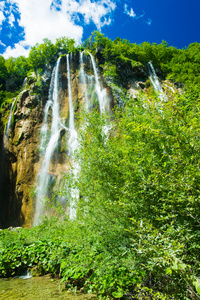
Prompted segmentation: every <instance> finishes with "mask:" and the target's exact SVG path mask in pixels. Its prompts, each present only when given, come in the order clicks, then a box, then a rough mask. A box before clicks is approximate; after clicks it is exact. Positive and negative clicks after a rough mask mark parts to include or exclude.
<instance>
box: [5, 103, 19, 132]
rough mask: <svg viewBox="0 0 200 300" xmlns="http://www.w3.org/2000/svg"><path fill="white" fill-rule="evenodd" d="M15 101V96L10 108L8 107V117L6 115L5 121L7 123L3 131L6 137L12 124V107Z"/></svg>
mask: <svg viewBox="0 0 200 300" xmlns="http://www.w3.org/2000/svg"><path fill="white" fill-rule="evenodd" d="M16 102H17V98H15V99H14V101H13V103H12V106H11V109H10V114H9V117H8V122H7V125H6V131H5V135H6V137H8V134H9V131H10V127H11V124H12V116H13V109H14V106H15V104H16Z"/></svg>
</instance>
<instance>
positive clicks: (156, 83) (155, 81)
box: [148, 62, 167, 101]
mask: <svg viewBox="0 0 200 300" xmlns="http://www.w3.org/2000/svg"><path fill="white" fill-rule="evenodd" d="M148 68H149V73H150V75H149V79H150V81H151V83H152V85H153V88H154V90H155V92H156V93H157V94H158V97H159V98H160V100H161V101H167V96H166V95H165V93H164V92H163V89H162V86H161V84H160V82H159V80H158V76H157V75H156V72H155V69H154V67H153V65H152V63H151V62H148Z"/></svg>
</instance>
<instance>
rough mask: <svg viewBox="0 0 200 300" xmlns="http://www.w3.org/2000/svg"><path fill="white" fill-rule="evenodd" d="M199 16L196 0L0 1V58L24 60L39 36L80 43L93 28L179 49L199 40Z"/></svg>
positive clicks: (134, 40) (198, 2) (124, 37)
mask: <svg viewBox="0 0 200 300" xmlns="http://www.w3.org/2000/svg"><path fill="white" fill-rule="evenodd" d="M199 13H200V0H182V1H181V0H162V1H161V0H125V1H121V0H0V54H1V55H3V56H4V57H5V58H8V57H9V56H14V57H17V56H20V55H25V56H27V55H28V52H29V50H30V48H31V46H34V45H35V44H36V43H42V41H43V39H44V38H48V39H50V40H51V41H52V42H55V40H56V38H58V37H63V36H67V37H69V38H74V39H75V40H76V41H77V43H78V44H80V43H81V42H82V41H84V40H85V39H86V38H87V37H88V36H89V35H90V34H91V32H92V31H93V30H99V31H101V32H102V33H104V34H105V35H106V36H107V37H109V38H111V39H112V40H113V39H115V38H116V37H120V38H122V39H128V40H129V41H130V42H132V43H142V42H144V41H149V42H150V43H161V42H162V40H165V41H167V42H168V44H169V45H172V46H175V47H177V48H184V47H187V46H188V45H189V44H190V43H192V42H200V25H199Z"/></svg>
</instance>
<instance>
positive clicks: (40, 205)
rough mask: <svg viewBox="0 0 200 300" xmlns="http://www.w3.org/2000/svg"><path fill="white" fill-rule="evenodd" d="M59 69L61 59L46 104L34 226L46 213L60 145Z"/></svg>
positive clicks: (54, 72)
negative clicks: (52, 167) (53, 159)
mask: <svg viewBox="0 0 200 300" xmlns="http://www.w3.org/2000/svg"><path fill="white" fill-rule="evenodd" d="M59 68H60V58H59V59H58V61H57V63H56V65H55V67H54V70H53V73H52V78H51V83H50V88H49V99H48V101H47V103H46V106H45V110H44V114H45V115H44V124H43V126H42V128H41V146H40V149H41V150H42V154H43V155H44V158H43V162H42V167H41V169H40V172H39V174H38V182H39V185H38V188H37V191H36V208H35V216H34V225H37V224H39V222H40V218H41V216H42V215H43V213H44V207H45V203H44V200H45V197H46V196H47V190H48V183H49V179H50V175H49V174H48V169H49V165H50V161H51V157H52V155H53V153H54V151H55V149H56V147H57V145H58V140H59V136H60V129H61V128H60V118H59V103H58V87H59ZM50 107H51V109H52V123H51V131H50V137H49V138H48V124H47V119H48V113H49V109H50Z"/></svg>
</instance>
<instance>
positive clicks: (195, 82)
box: [0, 32, 200, 300]
mask: <svg viewBox="0 0 200 300" xmlns="http://www.w3.org/2000/svg"><path fill="white" fill-rule="evenodd" d="M56 47H57V48H56ZM199 47H200V46H199V44H198V43H194V44H191V45H190V46H189V47H188V48H186V49H183V50H180V49H176V48H174V47H170V46H168V45H167V43H166V42H163V43H162V44H160V45H156V44H153V45H151V44H149V43H146V42H145V43H143V44H141V45H136V44H131V43H129V42H128V41H126V40H121V39H119V38H117V39H116V40H115V41H111V40H109V39H107V38H106V37H104V36H103V35H102V34H100V33H98V32H95V33H94V34H92V35H91V37H90V38H89V39H88V40H87V41H85V43H84V44H83V48H87V49H89V50H90V51H91V52H93V53H97V54H96V55H97V58H98V60H99V63H100V64H101V68H102V70H103V72H104V75H105V76H106V77H107V78H110V79H112V81H113V82H114V83H115V84H116V85H121V84H120V83H119V82H122V80H121V78H122V72H123V70H124V69H125V67H126V66H128V67H129V68H130V67H131V68H132V69H133V70H135V69H138V68H139V69H141V68H146V64H147V62H148V61H150V60H151V61H152V62H153V64H154V66H155V67H156V69H158V70H160V76H162V77H163V78H168V79H170V80H171V81H173V82H180V83H182V84H184V86H185V90H184V92H182V93H178V92H176V93H170V94H169V95H168V101H166V102H162V103H161V102H160V99H159V98H158V97H157V95H155V93H154V92H153V91H152V90H151V89H150V90H149V94H148V97H147V96H146V95H145V94H144V93H141V94H140V95H139V96H138V97H137V99H132V98H131V97H129V96H128V94H127V93H126V89H122V94H121V97H122V100H123V106H122V107H120V108H119V107H116V108H115V110H114V111H113V114H112V118H110V116H109V115H101V116H100V115H99V113H98V111H96V110H94V111H93V112H92V113H90V114H89V115H85V114H84V113H83V115H82V116H81V118H80V120H79V122H80V123H81V122H84V120H85V118H86V117H87V124H85V126H83V127H82V129H81V130H80V147H79V150H78V151H77V153H76V156H77V159H78V160H79V164H80V174H79V176H78V177H76V178H73V177H71V175H70V174H69V175H68V176H67V178H66V182H67V184H68V186H69V185H70V186H71V188H78V189H79V193H80V199H79V203H78V204H77V218H76V220H69V219H68V217H67V216H65V217H60V216H61V215H62V209H61V208H59V207H58V216H57V217H52V218H51V219H49V220H47V219H45V220H44V221H43V223H42V224H41V225H40V226H36V227H34V228H32V229H29V230H28V229H18V230H16V231H9V230H4V231H0V236H1V239H0V276H12V275H17V274H21V273H22V272H23V271H24V270H26V269H27V268H34V269H35V272H36V273H40V274H44V273H52V274H54V275H57V274H59V275H60V277H61V278H62V282H66V287H71V288H76V287H78V288H82V289H83V290H84V291H88V292H91V291H92V292H96V293H97V294H98V295H99V297H102V298H105V299H106V298H107V299H108V298H122V299H177V300H178V299H184V300H186V299H200V279H199V278H200V243H199V236H200V209H199V199H200V172H199V160H200V142H199V136H200V126H199V124H200V115H199V109H200V88H199V67H200V54H199ZM75 50H76V47H75V43H74V41H72V40H68V39H67V40H63V39H61V40H59V41H57V43H56V44H55V45H53V44H52V43H51V42H50V41H48V40H46V41H44V44H42V45H36V46H35V47H33V49H32V50H31V52H30V55H29V58H28V59H22V58H21V59H22V61H23V62H24V63H25V67H24V69H25V68H26V67H27V69H26V71H25V73H26V72H28V71H30V70H31V69H33V70H35V71H36V70H37V69H38V68H44V66H45V64H46V63H53V62H54V60H55V59H56V57H57V53H58V52H59V51H60V53H61V54H62V53H65V52H68V51H75ZM10 61H12V59H11V60H10ZM7 63H8V61H4V60H3V59H2V64H3V65H4V66H5V68H2V74H7V75H6V76H8V73H7V72H8V67H6V66H7V65H8V64H7ZM10 65H12V64H10ZM19 65H21V64H19ZM13 66H15V64H13ZM16 68H17V67H16ZM10 70H12V72H14V69H12V68H11V69H10ZM10 72H11V71H10ZM16 72H17V71H16ZM25 73H24V74H25ZM24 74H23V76H24ZM3 76H4V75H2V78H1V80H2V81H1V82H2V89H3V92H8V90H6V76H4V77H3ZM121 87H123V88H124V86H121ZM18 88H19V86H18ZM105 126H107V127H109V128H110V129H109V135H107V134H105V133H104V131H103V130H102V128H105ZM61 193H66V190H65V191H61ZM69 197H70V193H69ZM56 205H57V204H55V206H56Z"/></svg>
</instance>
